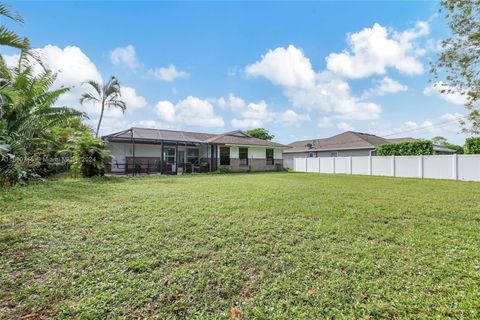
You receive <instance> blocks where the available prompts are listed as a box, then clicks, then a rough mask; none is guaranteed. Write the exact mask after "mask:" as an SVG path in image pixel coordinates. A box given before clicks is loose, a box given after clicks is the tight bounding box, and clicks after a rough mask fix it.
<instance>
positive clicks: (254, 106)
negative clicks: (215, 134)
mask: <svg viewBox="0 0 480 320" xmlns="http://www.w3.org/2000/svg"><path fill="white" fill-rule="evenodd" d="M217 103H218V105H219V106H220V107H222V108H223V109H226V110H230V111H232V112H233V113H234V114H235V115H236V116H238V117H241V118H234V119H233V120H232V121H231V122H230V123H231V124H232V126H233V127H235V128H250V127H262V126H263V125H264V123H265V122H270V121H272V120H273V119H274V117H275V113H273V112H270V111H269V109H268V104H267V103H266V102H265V100H260V101H258V102H256V103H255V102H250V103H248V104H247V103H246V102H245V100H243V99H242V98H240V97H237V96H235V95H234V94H232V93H231V94H229V95H228V97H227V98H224V97H221V98H219V99H218V100H217Z"/></svg>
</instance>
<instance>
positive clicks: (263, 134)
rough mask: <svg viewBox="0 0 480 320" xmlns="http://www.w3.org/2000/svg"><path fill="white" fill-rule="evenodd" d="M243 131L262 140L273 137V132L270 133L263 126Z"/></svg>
mask: <svg viewBox="0 0 480 320" xmlns="http://www.w3.org/2000/svg"><path fill="white" fill-rule="evenodd" d="M245 132H246V133H247V134H248V135H250V136H252V137H254V138H258V139H262V140H272V139H273V138H275V136H274V135H273V134H270V132H269V131H268V130H267V129H264V128H256V129H251V130H247V131H245Z"/></svg>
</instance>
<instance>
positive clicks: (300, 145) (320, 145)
mask: <svg viewBox="0 0 480 320" xmlns="http://www.w3.org/2000/svg"><path fill="white" fill-rule="evenodd" d="M416 140H419V139H414V138H395V139H385V138H382V137H378V136H376V135H373V134H368V133H361V132H354V131H347V132H344V133H340V134H337V135H335V136H333V137H329V138H323V139H313V140H302V141H295V142H292V143H290V144H289V145H288V146H289V147H290V148H288V149H286V150H285V151H284V153H283V161H284V166H285V167H286V168H292V167H293V159H294V158H305V157H348V156H369V155H372V156H374V155H376V150H377V147H378V146H379V145H382V144H386V143H401V142H408V141H416ZM433 151H434V153H436V152H441V153H455V150H452V149H448V148H445V147H442V146H436V145H435V146H434V147H433Z"/></svg>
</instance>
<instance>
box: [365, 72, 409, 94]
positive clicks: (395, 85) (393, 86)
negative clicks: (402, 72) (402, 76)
mask: <svg viewBox="0 0 480 320" xmlns="http://www.w3.org/2000/svg"><path fill="white" fill-rule="evenodd" d="M376 83H377V85H376V86H375V88H372V89H369V90H367V91H365V92H364V94H363V97H364V98H367V97H372V96H384V95H386V94H389V93H397V92H404V91H407V90H408V87H407V86H406V85H403V84H401V83H400V82H398V81H396V80H394V79H392V78H389V77H384V78H383V79H382V80H379V81H376Z"/></svg>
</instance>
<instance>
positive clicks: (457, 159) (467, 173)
mask: <svg viewBox="0 0 480 320" xmlns="http://www.w3.org/2000/svg"><path fill="white" fill-rule="evenodd" d="M293 169H294V170H295V171H298V172H317V173H346V174H361V175H374V176H396V177H405V178H431V179H453V180H456V179H458V180H465V181H480V155H438V156H437V155H435V156H401V157H400V156H391V157H379V156H375V157H337V158H335V157H332V158H329V157H323V158H322V157H320V158H295V159H294V160H293Z"/></svg>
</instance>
